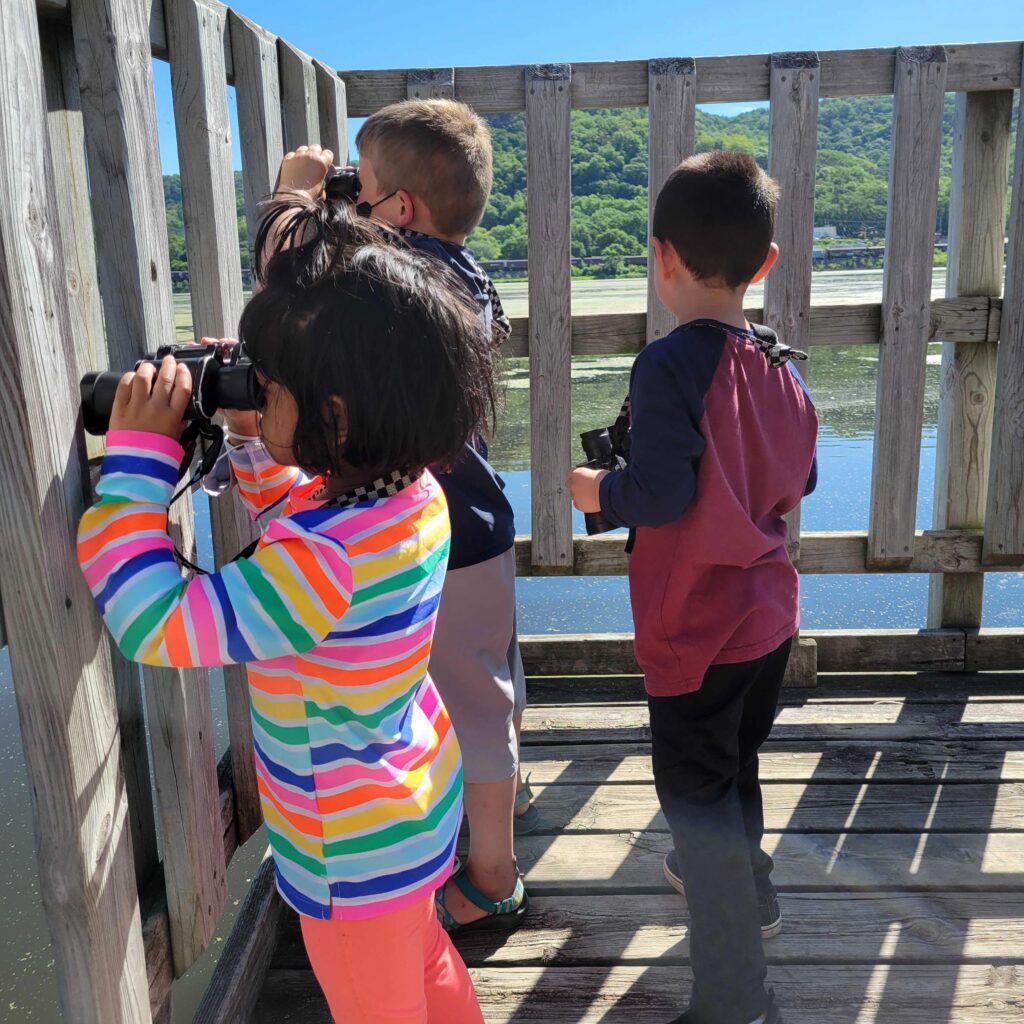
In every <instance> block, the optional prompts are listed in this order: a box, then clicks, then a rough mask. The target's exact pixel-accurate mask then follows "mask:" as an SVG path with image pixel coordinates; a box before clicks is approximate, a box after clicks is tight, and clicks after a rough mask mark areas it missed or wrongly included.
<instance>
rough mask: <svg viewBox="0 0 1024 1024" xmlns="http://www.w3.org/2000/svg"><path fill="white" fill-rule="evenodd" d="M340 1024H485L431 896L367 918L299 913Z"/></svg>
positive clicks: (311, 957)
mask: <svg viewBox="0 0 1024 1024" xmlns="http://www.w3.org/2000/svg"><path fill="white" fill-rule="evenodd" d="M299 920H300V922H301V924H302V938H303V941H304V942H305V944H306V952H307V953H308V954H309V962H310V963H311V964H312V966H313V973H314V974H315V975H316V980H317V981H318V982H319V983H320V987H321V988H322V989H323V990H324V995H325V996H326V997H327V1004H328V1006H329V1007H330V1009H331V1014H332V1015H333V1017H334V1019H335V1021H337V1022H338V1024H483V1016H482V1015H481V1013H480V1006H479V1004H478V1003H477V1001H476V992H474V990H473V982H472V980H471V979H470V977H469V972H468V971H467V970H466V965H465V964H464V963H463V962H462V958H461V957H460V956H459V954H458V953H457V952H456V951H455V947H454V946H452V942H451V939H450V938H449V937H448V935H447V934H446V933H445V931H444V929H442V928H441V926H440V924H438V921H437V915H436V913H435V911H434V899H433V896H427V897H424V898H423V899H421V900H417V901H416V902H415V903H413V904H411V905H410V906H408V907H403V908H402V909H401V910H393V911H392V912H391V913H389V914H382V915H381V916H380V917H371V918H367V919H366V920H362V921H345V920H341V921H318V920H316V919H315V918H312V917H305V916H302V917H300V919H299Z"/></svg>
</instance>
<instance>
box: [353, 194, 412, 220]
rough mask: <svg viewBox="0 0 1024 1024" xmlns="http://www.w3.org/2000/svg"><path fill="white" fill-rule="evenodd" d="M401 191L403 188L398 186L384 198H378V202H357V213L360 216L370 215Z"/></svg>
mask: <svg viewBox="0 0 1024 1024" xmlns="http://www.w3.org/2000/svg"><path fill="white" fill-rule="evenodd" d="M401 191H402V190H401V189H398V188H396V189H395V191H394V192H392V193H390V194H389V195H386V196H385V197H384V198H383V199H378V200H377V202H375V203H367V202H362V203H356V213H358V214H359V216H360V217H369V216H370V214H371V213H373V211H374V210H376V209H377V207H378V206H380V204H381V203H386V202H387V201H388V200H389V199H391V198H392V196H397V195H398V193H399V192H401Z"/></svg>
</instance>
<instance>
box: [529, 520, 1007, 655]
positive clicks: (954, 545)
mask: <svg viewBox="0 0 1024 1024" xmlns="http://www.w3.org/2000/svg"><path fill="white" fill-rule="evenodd" d="M625 545H626V534H625V533H624V532H622V531H618V532H615V533H606V534H602V535H600V536H597V537H587V536H585V535H583V534H576V535H575V536H574V537H573V562H572V566H571V567H568V568H566V569H550V570H542V571H538V569H537V568H536V567H535V566H532V565H531V561H530V557H531V550H530V548H531V538H530V537H529V536H528V535H527V536H519V537H517V538H516V573H517V575H519V576H548V575H566V576H625V575H626V572H627V568H628V564H629V563H628V556H627V555H626V551H625ZM981 545H982V534H981V531H980V530H977V531H974V530H918V531H917V534H916V535H915V540H914V552H913V557H912V558H911V559H910V561H909V562H908V563H906V564H904V565H899V566H896V567H893V566H888V567H885V568H876V567H874V566H872V565H870V564H869V563H868V535H867V533H866V532H865V531H863V530H841V531H835V532H821V533H816V532H813V533H808V532H804V533H802V534H801V535H800V559H799V562H798V564H797V568H798V569H799V570H800V572H801V573H803V574H805V575H815V576H817V575H831V574H834V573H886V572H897V573H907V572H941V573H977V572H1000V571H1003V572H1005V571H1009V570H1013V569H1015V568H1016V564H1015V563H1014V562H1013V560H1012V559H1011V560H1007V562H1006V563H1005V564H1000V563H992V564H988V563H987V562H986V563H983V562H982V554H981ZM1021 667H1024V665H1022V666H1021Z"/></svg>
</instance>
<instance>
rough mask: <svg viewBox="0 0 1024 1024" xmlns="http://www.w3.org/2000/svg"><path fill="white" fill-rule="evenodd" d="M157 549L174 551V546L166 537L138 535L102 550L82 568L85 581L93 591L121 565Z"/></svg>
mask: <svg viewBox="0 0 1024 1024" xmlns="http://www.w3.org/2000/svg"><path fill="white" fill-rule="evenodd" d="M156 548H164V549H166V550H168V551H173V550H174V544H173V543H172V542H171V538H170V537H168V536H166V535H164V536H163V537H162V538H161V537H139V536H137V535H136V536H134V537H129V539H128V540H126V541H123V542H118V543H117V544H114V545H111V546H110V547H105V548H101V549H100V551H99V553H98V554H97V555H96V557H95V558H94V559H93V560H92V561H91V562H90V563H89V565H88V566H82V573H83V574H84V576H85V581H86V583H88V584H89V588H90V589H92V588H93V587H94V586H98V585H99V583H100V581H101V580H103V579H104V578H105V577H106V576H108V575H109V574H110V573H112V572H113V571H114V570H115V569H116V568H117V567H118V566H119V564H120V563H122V562H126V561H128V560H129V559H130V558H135V557H136V556H137V555H144V554H147V553H148V552H150V551H153V550H154V549H156ZM168 564H169V563H168Z"/></svg>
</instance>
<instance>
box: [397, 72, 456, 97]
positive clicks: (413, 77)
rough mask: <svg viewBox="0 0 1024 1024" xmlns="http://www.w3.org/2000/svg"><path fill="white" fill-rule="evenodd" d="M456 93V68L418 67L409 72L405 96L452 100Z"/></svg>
mask: <svg viewBox="0 0 1024 1024" xmlns="http://www.w3.org/2000/svg"><path fill="white" fill-rule="evenodd" d="M454 95H455V68H417V69H415V70H413V71H410V72H409V76H408V81H407V83H406V87H405V98H406V99H410V100H419V99H424V100H428V99H429V100H439V99H441V100H450V99H452V97H453V96H454Z"/></svg>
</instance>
